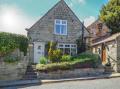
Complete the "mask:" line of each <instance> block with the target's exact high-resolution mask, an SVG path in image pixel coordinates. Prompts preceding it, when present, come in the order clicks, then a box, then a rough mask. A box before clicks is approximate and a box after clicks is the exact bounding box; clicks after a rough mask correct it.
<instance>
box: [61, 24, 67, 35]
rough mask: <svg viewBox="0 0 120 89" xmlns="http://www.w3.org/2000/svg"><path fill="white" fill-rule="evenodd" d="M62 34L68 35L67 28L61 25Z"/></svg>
mask: <svg viewBox="0 0 120 89" xmlns="http://www.w3.org/2000/svg"><path fill="white" fill-rule="evenodd" d="M61 34H67V26H66V25H61Z"/></svg>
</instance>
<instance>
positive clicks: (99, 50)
mask: <svg viewBox="0 0 120 89" xmlns="http://www.w3.org/2000/svg"><path fill="white" fill-rule="evenodd" d="M88 30H89V32H90V33H91V50H92V52H93V53H96V54H99V55H100V58H101V61H102V64H103V65H105V67H106V66H109V70H107V71H114V72H120V46H119V45H120V33H116V34H113V35H111V34H110V32H111V30H110V29H109V28H108V27H107V26H106V25H105V24H104V23H102V22H101V21H100V20H97V21H95V22H94V23H93V24H91V25H90V26H89V27H88Z"/></svg>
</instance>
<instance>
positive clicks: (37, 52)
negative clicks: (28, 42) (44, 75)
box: [34, 42, 45, 63]
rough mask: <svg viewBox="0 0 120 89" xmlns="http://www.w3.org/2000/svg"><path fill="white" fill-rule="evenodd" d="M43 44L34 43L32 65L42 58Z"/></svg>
mask: <svg viewBox="0 0 120 89" xmlns="http://www.w3.org/2000/svg"><path fill="white" fill-rule="evenodd" d="M44 49H45V43H44V42H34V63H39V62H40V58H41V57H43V56H44V53H45V51H44Z"/></svg>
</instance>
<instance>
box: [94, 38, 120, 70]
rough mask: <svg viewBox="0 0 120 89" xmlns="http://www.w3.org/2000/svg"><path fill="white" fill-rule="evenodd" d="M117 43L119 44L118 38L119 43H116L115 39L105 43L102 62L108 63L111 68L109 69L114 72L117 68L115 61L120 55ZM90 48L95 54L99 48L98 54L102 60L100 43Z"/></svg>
mask: <svg viewBox="0 0 120 89" xmlns="http://www.w3.org/2000/svg"><path fill="white" fill-rule="evenodd" d="M118 44H120V40H119V43H116V41H115V40H113V41H111V42H106V43H105V50H106V62H105V63H103V65H104V64H106V63H110V64H111V69H112V70H111V71H114V72H118V68H119V67H118V63H117V60H118V59H117V57H119V55H120V48H119V47H118ZM92 49H93V53H96V54H99V50H98V49H100V50H101V52H100V54H99V55H100V57H101V60H102V45H101V44H98V45H96V46H94V47H93V48H92Z"/></svg>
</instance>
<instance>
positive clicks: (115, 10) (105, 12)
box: [100, 0, 120, 34]
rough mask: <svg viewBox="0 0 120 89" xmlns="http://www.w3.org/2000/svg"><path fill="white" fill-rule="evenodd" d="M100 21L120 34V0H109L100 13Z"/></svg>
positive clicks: (113, 31)
mask: <svg viewBox="0 0 120 89" xmlns="http://www.w3.org/2000/svg"><path fill="white" fill-rule="evenodd" d="M100 19H101V21H103V22H105V23H106V25H107V26H108V27H109V28H110V29H111V30H112V34H114V33H117V32H120V0H109V2H108V3H107V4H106V5H104V6H103V7H102V9H101V11H100Z"/></svg>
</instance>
